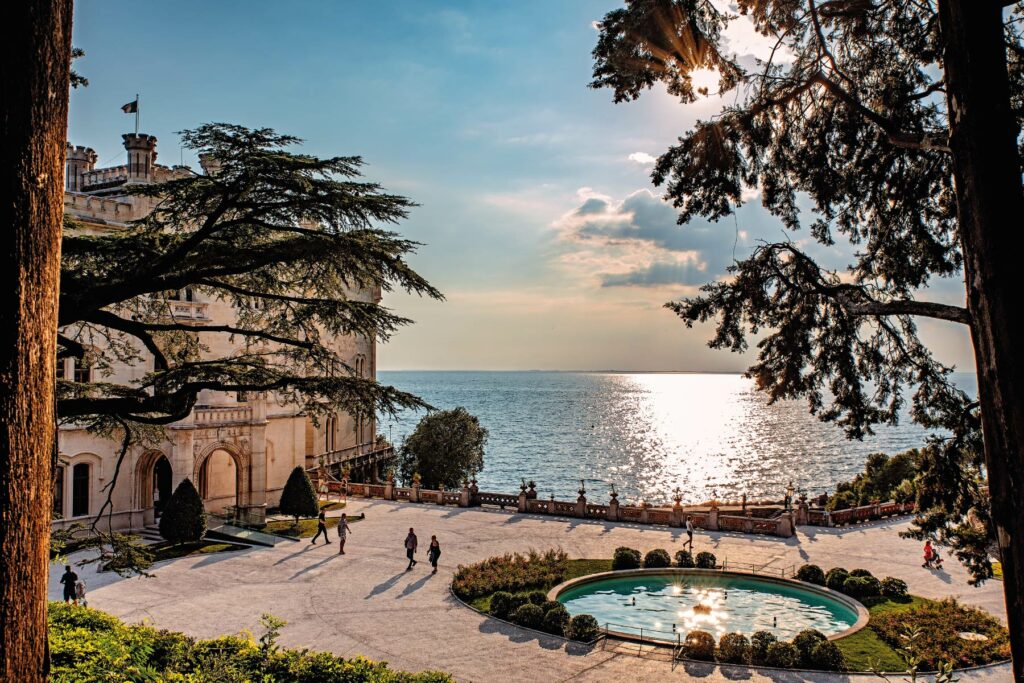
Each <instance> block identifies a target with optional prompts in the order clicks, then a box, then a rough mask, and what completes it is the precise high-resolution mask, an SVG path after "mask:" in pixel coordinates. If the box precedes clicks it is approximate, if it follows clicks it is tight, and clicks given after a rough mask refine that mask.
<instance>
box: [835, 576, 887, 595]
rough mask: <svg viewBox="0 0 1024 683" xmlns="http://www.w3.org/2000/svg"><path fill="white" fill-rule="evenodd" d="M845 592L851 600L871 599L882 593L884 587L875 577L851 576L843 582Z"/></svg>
mask: <svg viewBox="0 0 1024 683" xmlns="http://www.w3.org/2000/svg"><path fill="white" fill-rule="evenodd" d="M843 592H844V593H846V594H847V595H849V596H850V597H851V598H870V597H873V596H875V595H879V594H880V593H881V592H882V585H881V583H880V582H879V581H878V579H876V578H875V577H873V576H849V577H847V579H846V581H844V582H843Z"/></svg>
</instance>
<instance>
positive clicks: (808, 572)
mask: <svg viewBox="0 0 1024 683" xmlns="http://www.w3.org/2000/svg"><path fill="white" fill-rule="evenodd" d="M796 578H797V579H799V580H800V581H806V582H807V583H813V584H814V585H816V586H824V585H825V572H824V571H822V569H821V567H819V566H818V565H816V564H805V565H801V567H800V569H797V570H796Z"/></svg>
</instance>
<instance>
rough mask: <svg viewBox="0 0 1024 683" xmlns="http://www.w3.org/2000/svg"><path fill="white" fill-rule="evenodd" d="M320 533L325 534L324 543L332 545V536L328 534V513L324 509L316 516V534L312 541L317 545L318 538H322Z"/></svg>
mask: <svg viewBox="0 0 1024 683" xmlns="http://www.w3.org/2000/svg"><path fill="white" fill-rule="evenodd" d="M320 534H323V535H324V545H330V543H331V537H330V536H328V535H327V513H326V512H324V511H323V510H320V515H319V516H318V517H317V518H316V536H314V537H313V540H312V541H310V543H312V544H313V545H316V539H318V538H320Z"/></svg>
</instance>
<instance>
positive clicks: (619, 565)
mask: <svg viewBox="0 0 1024 683" xmlns="http://www.w3.org/2000/svg"><path fill="white" fill-rule="evenodd" d="M639 568H640V551H639V550H634V549H633V548H626V547H624V546H620V547H618V548H616V549H615V554H613V555H612V569H613V570H616V571H618V570H621V569H639Z"/></svg>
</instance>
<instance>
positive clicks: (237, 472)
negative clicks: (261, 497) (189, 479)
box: [196, 448, 245, 512]
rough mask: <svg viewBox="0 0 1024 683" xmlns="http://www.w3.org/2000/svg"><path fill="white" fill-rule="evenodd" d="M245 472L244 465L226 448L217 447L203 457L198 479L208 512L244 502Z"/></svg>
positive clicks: (218, 510)
mask: <svg viewBox="0 0 1024 683" xmlns="http://www.w3.org/2000/svg"><path fill="white" fill-rule="evenodd" d="M244 474H245V472H244V465H243V464H241V463H240V462H239V461H238V459H237V457H236V456H235V454H234V453H232V452H231V451H228V450H226V449H224V448H215V449H213V450H212V451H210V453H209V454H208V455H207V456H206V457H205V458H203V461H202V463H201V464H200V465H199V475H198V477H197V478H196V479H197V482H198V484H199V486H198V488H199V495H200V496H202V498H203V503H204V505H205V506H206V510H207V512H223V511H224V509H225V508H229V507H237V506H239V505H243V504H244V500H243V498H244V486H243V484H244V481H243V475H244Z"/></svg>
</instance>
